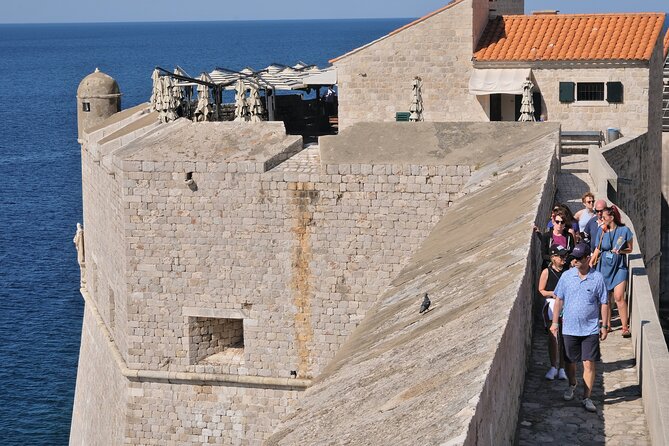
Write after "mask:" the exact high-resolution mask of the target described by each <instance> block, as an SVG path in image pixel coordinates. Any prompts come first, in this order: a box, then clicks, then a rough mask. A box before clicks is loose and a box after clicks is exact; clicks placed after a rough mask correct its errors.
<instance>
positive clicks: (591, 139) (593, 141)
mask: <svg viewBox="0 0 669 446" xmlns="http://www.w3.org/2000/svg"><path fill="white" fill-rule="evenodd" d="M603 143H604V135H603V134H602V132H600V131H597V130H592V131H562V132H561V133H560V145H561V150H562V154H563V155H574V154H578V155H587V154H588V150H589V149H590V147H601V146H602V144H603Z"/></svg>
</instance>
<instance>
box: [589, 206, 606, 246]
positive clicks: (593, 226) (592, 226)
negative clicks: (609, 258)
mask: <svg viewBox="0 0 669 446" xmlns="http://www.w3.org/2000/svg"><path fill="white" fill-rule="evenodd" d="M607 207H608V204H607V203H606V200H597V201H595V207H594V209H593V211H594V212H595V218H591V219H590V221H588V223H587V224H586V225H585V230H584V231H583V234H584V236H585V240H587V241H588V242H589V243H590V249H591V250H592V251H593V252H594V251H595V248H596V247H597V244H598V243H599V240H596V239H595V236H596V235H597V230H598V229H599V227H600V226H602V225H603V224H604V220H603V219H602V214H603V213H604V209H606V208H607Z"/></svg>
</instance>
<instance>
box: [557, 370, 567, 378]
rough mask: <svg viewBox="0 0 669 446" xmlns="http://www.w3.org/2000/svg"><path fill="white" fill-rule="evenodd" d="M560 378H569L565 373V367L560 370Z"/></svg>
mask: <svg viewBox="0 0 669 446" xmlns="http://www.w3.org/2000/svg"><path fill="white" fill-rule="evenodd" d="M558 379H561V380H563V381H564V380H566V379H567V374H566V373H565V371H564V369H560V370H559V371H558Z"/></svg>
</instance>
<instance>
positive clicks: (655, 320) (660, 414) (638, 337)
mask: <svg viewBox="0 0 669 446" xmlns="http://www.w3.org/2000/svg"><path fill="white" fill-rule="evenodd" d="M647 138H648V135H647V134H644V135H641V136H639V137H637V138H634V139H631V138H627V139H623V140H622V141H616V142H615V143H613V144H609V145H608V146H605V147H603V148H602V150H601V152H600V153H598V154H595V155H594V156H593V155H591V156H590V159H589V161H588V170H589V171H590V174H591V175H592V177H593V180H594V181H595V184H597V185H598V187H599V185H600V184H601V185H602V186H607V187H606V189H599V191H598V196H602V197H607V199H608V200H609V201H610V202H614V203H618V202H621V201H624V202H625V203H626V204H628V203H629V204H631V203H630V200H632V199H634V197H630V198H628V199H627V200H625V193H624V191H621V192H619V189H616V188H614V187H613V185H615V184H618V185H619V186H618V187H620V186H623V185H625V184H629V183H628V182H629V179H627V181H624V182H623V183H622V184H620V178H619V177H614V178H607V175H608V174H610V173H611V172H613V173H614V174H615V173H616V172H615V170H614V169H613V168H612V166H610V165H609V164H608V162H607V160H609V159H615V160H616V161H621V159H620V158H624V157H629V158H630V160H629V161H630V162H631V161H632V160H634V159H635V158H638V150H640V149H642V150H648V148H647V146H646V144H647V142H646V140H647ZM611 152H613V153H611ZM604 153H608V155H609V156H604V155H603V154H604ZM623 153H626V155H623ZM616 164H618V165H619V164H620V163H616ZM637 167H638V166H637ZM655 167H657V166H655ZM647 168H648V169H650V167H647ZM636 181H638V180H636ZM607 182H608V185H607ZM648 194H649V195H650V196H653V194H650V192H648ZM621 196H622V199H621ZM639 199H643V197H639ZM621 207H622V209H620V212H621V215H622V218H623V221H624V223H625V224H626V225H627V226H629V228H630V230H631V231H632V233H633V234H634V239H633V240H634V243H633V251H632V253H631V254H629V255H628V261H629V272H630V273H629V279H628V285H627V295H628V301H629V312H630V326H631V331H632V341H633V342H634V345H635V357H636V360H637V364H636V365H637V373H638V379H639V383H640V385H641V394H642V396H643V405H644V412H645V414H646V422H647V425H648V430H649V432H650V436H651V439H652V442H653V444H669V422H668V420H669V352H668V350H667V344H666V341H665V338H664V333H663V331H662V326H661V325H660V320H659V315H658V294H657V284H656V283H655V284H654V283H653V282H654V281H655V280H657V277H656V275H655V274H653V272H652V271H650V270H649V269H648V268H647V267H646V264H645V261H644V259H647V258H650V259H651V261H653V262H654V263H655V264H656V265H657V263H659V262H658V261H657V259H656V257H657V255H653V254H650V255H649V254H648V253H646V252H644V250H643V242H642V239H643V238H642V237H640V236H639V234H641V235H643V230H641V229H640V226H639V225H636V226H635V224H634V223H635V217H634V216H632V215H631V214H630V215H628V214H627V213H626V209H625V207H623V205H622V203H621ZM632 209H634V210H635V212H638V208H636V207H634V206H633V207H632ZM644 216H646V214H638V213H637V216H636V218H639V219H641V218H643V217H644ZM657 221H659V220H655V223H656V224H657ZM658 246H659V245H650V248H651V249H653V248H655V249H657V247H658ZM651 252H653V251H651ZM656 270H657V267H654V271H655V272H656Z"/></svg>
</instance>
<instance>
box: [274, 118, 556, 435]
mask: <svg viewBox="0 0 669 446" xmlns="http://www.w3.org/2000/svg"><path fill="white" fill-rule="evenodd" d="M558 144H559V138H558V132H557V131H555V133H554V134H552V135H550V136H545V137H543V138H536V139H535V140H534V141H532V143H531V144H527V145H521V146H519V147H516V148H509V157H510V158H509V163H508V164H507V165H505V168H504V169H503V170H499V171H497V170H496V171H492V170H487V171H486V172H487V175H488V177H487V178H482V181H481V183H479V186H480V187H479V188H478V190H474V191H472V192H470V193H468V194H467V195H465V196H464V197H463V198H462V199H461V200H458V201H457V202H455V203H454V204H453V206H452V207H451V208H450V209H449V210H448V212H446V213H445V215H444V217H443V218H442V219H441V220H440V221H439V223H438V224H437V225H436V226H435V228H434V230H433V231H432V232H431V233H430V235H429V236H428V238H427V239H426V241H425V242H424V243H423V244H422V245H421V247H420V248H419V249H418V251H416V253H415V254H414V255H413V256H412V258H411V260H410V261H409V262H408V263H407V265H406V267H405V268H404V269H403V270H402V272H401V273H400V274H399V275H398V276H397V277H396V278H395V279H394V280H393V282H392V284H391V286H390V287H388V289H387V290H386V291H385V292H384V293H383V294H382V295H380V296H379V299H378V300H377V301H376V302H375V304H374V306H373V307H372V308H371V309H370V311H369V312H368V313H367V316H366V317H365V319H364V320H363V321H362V323H361V324H360V326H359V327H358V328H357V329H356V330H355V331H354V333H353V334H352V335H351V337H350V339H349V340H348V341H347V343H346V344H345V345H344V346H343V347H342V350H341V351H340V352H338V354H337V356H336V357H335V358H334V360H333V361H332V362H331V363H330V364H329V365H328V367H327V368H326V369H325V371H324V373H323V375H322V376H321V377H320V378H319V380H318V382H316V383H315V384H314V386H313V387H311V388H310V389H308V390H307V391H306V392H305V394H304V396H303V397H301V398H300V400H299V402H298V409H299V410H296V411H295V412H293V413H292V414H290V415H288V417H286V418H285V419H284V420H283V421H282V423H281V425H280V426H279V427H278V428H277V430H276V432H275V433H274V434H273V435H272V437H270V439H269V440H268V442H267V444H268V445H284V444H286V445H288V444H329V442H330V441H331V439H333V438H334V439H336V443H337V444H357V443H358V442H359V441H360V439H361V438H363V439H364V444H366V445H386V444H389V439H392V440H391V443H393V444H421V445H423V444H448V445H496V444H513V437H514V433H515V429H516V422H517V419H516V418H517V414H518V407H519V404H520V396H521V394H522V387H523V382H524V377H525V367H526V364H527V359H528V354H529V349H530V341H531V323H532V311H531V307H532V302H533V300H534V299H535V298H536V294H535V291H536V286H535V280H536V274H537V268H538V267H539V264H540V262H539V261H540V256H539V252H538V251H539V250H538V246H537V240H536V237H534V236H533V234H532V233H531V230H530V228H531V224H532V223H533V222H535V223H536V222H537V220H538V219H543V218H544V216H545V215H546V213H547V212H549V210H550V207H551V206H552V203H553V194H554V191H555V175H556V173H557V172H558V169H559V167H558V161H557V158H556V157H555V156H554V155H555V151H556V149H557V147H558ZM476 175H479V172H477V173H476ZM472 215H476V218H475V219H474V220H472ZM423 293H428V294H429V296H430V297H431V300H432V307H431V308H432V309H431V311H428V312H427V313H423V314H419V312H418V309H419V305H420V302H421V301H422V296H423Z"/></svg>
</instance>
